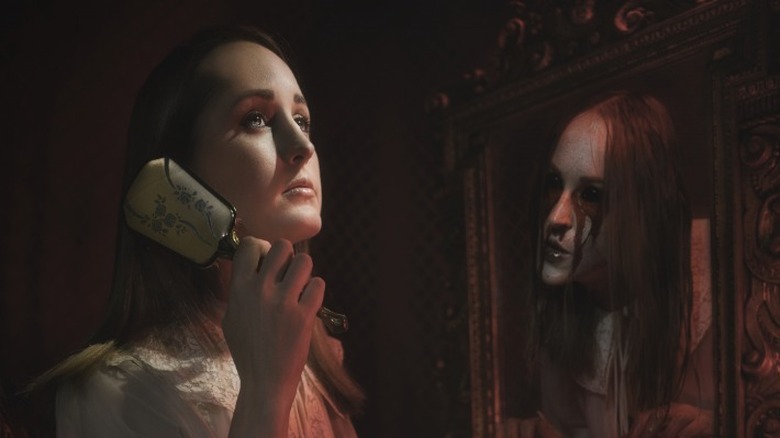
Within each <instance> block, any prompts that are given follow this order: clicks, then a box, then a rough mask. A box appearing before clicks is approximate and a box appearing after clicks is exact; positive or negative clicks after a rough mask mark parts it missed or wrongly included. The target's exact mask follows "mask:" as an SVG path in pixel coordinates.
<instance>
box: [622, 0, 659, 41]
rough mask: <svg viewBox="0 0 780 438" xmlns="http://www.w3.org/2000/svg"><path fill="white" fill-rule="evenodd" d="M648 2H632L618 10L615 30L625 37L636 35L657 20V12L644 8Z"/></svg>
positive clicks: (634, 0)
mask: <svg viewBox="0 0 780 438" xmlns="http://www.w3.org/2000/svg"><path fill="white" fill-rule="evenodd" d="M644 3H647V2H646V1H642V0H632V1H629V2H627V3H626V4H625V5H623V6H622V7H621V8H620V9H618V12H617V14H615V20H614V21H615V28H616V29H617V30H618V32H620V33H621V34H623V35H628V34H631V33H634V32H635V31H637V30H638V29H641V28H642V27H643V26H645V25H646V24H648V23H650V22H652V21H653V20H654V18H655V12H653V11H651V10H648V9H647V8H645V7H644V6H643V4H644Z"/></svg>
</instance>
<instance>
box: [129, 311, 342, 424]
mask: <svg viewBox="0 0 780 438" xmlns="http://www.w3.org/2000/svg"><path fill="white" fill-rule="evenodd" d="M207 330H208V331H210V332H211V334H213V335H215V336H213V338H214V339H219V340H220V344H219V345H218V347H219V348H218V350H219V352H216V353H215V352H212V351H211V350H207V349H206V348H204V347H203V344H202V343H201V342H199V341H198V339H197V338H196V336H195V334H194V333H192V331H190V330H187V329H186V328H172V329H169V330H165V331H161V332H159V333H155V334H153V335H152V336H149V337H148V338H147V339H146V340H144V341H143V342H141V343H139V344H137V345H135V346H133V347H132V348H130V349H129V350H128V352H127V354H125V355H119V356H117V357H116V358H115V360H121V359H122V357H124V358H125V359H126V358H128V356H129V357H131V358H134V359H136V360H138V361H141V362H142V363H144V364H145V365H146V366H147V367H148V368H149V369H150V370H151V371H152V372H153V373H155V374H156V375H158V376H159V377H160V378H161V379H162V380H163V381H165V382H167V383H169V384H170V385H172V386H174V387H175V388H176V389H177V390H178V392H179V394H180V395H181V397H182V398H183V399H184V400H185V401H187V402H188V403H190V404H191V405H192V406H193V407H194V408H195V409H196V412H197V413H198V415H199V416H200V417H201V418H202V419H203V421H204V422H205V423H206V424H207V425H208V426H209V427H210V428H211V429H212V430H214V428H215V425H214V423H213V421H212V415H213V413H214V411H215V409H227V410H228V411H229V412H230V414H231V415H232V414H233V412H234V411H235V407H236V400H237V399H238V392H239V389H240V387H241V382H240V379H239V377H238V372H237V371H236V367H235V365H234V364H233V358H232V357H231V356H230V353H229V350H228V348H227V344H226V343H225V341H224V338H223V337H222V330H221V328H220V327H218V326H217V325H214V324H212V325H210V326H209V327H207ZM336 342H337V341H336ZM332 347H333V348H335V349H336V352H337V354H343V353H341V352H342V350H341V345H340V343H338V344H337V345H333V346H332ZM329 411H330V412H332V413H334V414H335V415H337V416H339V417H341V418H347V417H346V415H344V414H343V413H342V412H340V411H339V410H338V408H337V407H336V404H335V403H334V402H333V400H332V399H331V398H330V397H329V395H328V393H327V391H326V390H325V388H324V387H323V386H322V383H321V382H320V381H319V379H317V376H316V375H315V374H314V372H313V371H312V370H311V369H310V368H309V366H308V365H306V366H305V367H304V370H303V373H302V374H301V381H300V383H299V384H298V388H297V392H296V394H295V400H294V402H293V406H292V410H291V413H290V422H289V427H288V436H289V437H305V436H313V437H321V438H333V437H334V433H333V427H332V425H331V421H330V414H329Z"/></svg>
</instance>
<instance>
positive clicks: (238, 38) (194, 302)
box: [37, 28, 363, 437]
mask: <svg viewBox="0 0 780 438" xmlns="http://www.w3.org/2000/svg"><path fill="white" fill-rule="evenodd" d="M310 126H311V122H310V115H309V110H308V107H307V105H306V100H305V98H304V97H303V93H302V92H301V90H300V87H299V86H298V83H297V81H296V78H295V76H294V74H293V73H292V71H291V70H290V68H289V67H288V65H287V63H286V61H285V60H284V56H283V55H282V52H281V50H280V49H279V47H278V46H277V45H276V44H275V43H274V41H273V40H272V39H271V38H269V37H268V36H266V35H265V34H263V33H261V32H259V31H256V30H253V29H249V28H225V29H216V30H210V31H206V32H203V33H201V34H199V35H197V36H196V37H195V38H194V39H193V40H191V41H190V42H189V43H187V44H185V45H183V46H181V47H179V48H177V49H176V50H174V51H173V52H172V53H171V54H170V55H169V56H168V57H167V58H166V59H165V60H164V61H163V62H162V63H161V64H160V65H159V66H158V67H157V68H156V69H155V70H154V71H153V72H152V74H151V75H150V77H149V78H148V80H147V81H146V83H145V85H144V86H143V88H142V90H141V92H140V94H139V96H138V98H137V101H136V105H135V108H134V110H133V116H132V120H131V124H130V130H129V139H128V150H127V169H126V179H125V184H124V187H125V191H126V190H127V188H128V186H129V183H130V182H131V180H132V178H133V177H134V176H135V175H136V173H137V172H138V170H139V169H140V168H141V166H142V165H143V164H144V163H146V162H147V161H148V160H150V159H152V158H156V157H159V156H168V157H171V158H173V159H174V160H176V161H177V162H178V163H180V164H182V165H183V166H185V167H187V168H189V169H190V170H192V171H193V172H194V173H195V174H196V175H198V176H199V177H200V178H201V179H202V180H204V181H205V182H206V183H207V184H209V185H210V186H211V187H212V188H214V189H215V190H216V191H217V192H218V193H220V194H221V195H222V196H223V197H224V198H226V199H227V200H228V201H229V202H230V203H231V204H233V205H234V206H235V207H236V210H237V212H238V220H237V223H238V226H237V229H238V232H239V236H240V238H241V243H240V245H239V247H238V249H237V251H236V253H235V256H234V258H233V260H232V262H231V261H226V260H219V261H217V262H216V263H215V264H214V265H213V266H211V267H209V268H207V269H202V268H198V267H195V266H193V265H191V264H190V263H189V262H187V261H185V260H184V259H183V258H181V257H180V256H178V255H175V254H173V253H172V252H170V251H168V250H166V249H164V248H162V247H160V246H158V245H156V244H154V243H152V242H150V241H148V240H145V239H144V238H142V237H140V236H139V235H136V234H134V233H133V232H132V231H130V230H129V229H128V228H127V226H126V225H125V223H124V219H123V218H120V219H121V220H120V226H119V239H118V246H117V261H116V270H115V276H114V285H113V290H112V297H111V305H110V310H109V314H108V317H107V318H106V322H105V323H104V325H103V326H102V328H101V329H100V330H99V332H98V333H97V335H96V336H95V337H94V339H93V342H92V345H91V346H89V347H88V348H86V349H85V350H83V351H82V352H80V353H78V354H76V355H74V356H73V357H71V358H69V359H68V360H66V361H65V362H63V363H62V364H60V365H59V366H57V367H56V368H55V369H53V370H52V371H50V372H49V373H48V374H47V375H45V376H43V377H42V378H41V379H40V381H39V382H38V384H37V388H38V389H41V388H44V390H46V389H48V390H49V391H54V390H55V389H56V429H57V433H58V435H59V436H66V437H67V436H127V435H133V436H136V435H138V436H228V435H229V436H269V437H276V436H285V437H286V436H307V437H308V436H317V437H320V436H321V437H333V436H338V437H349V436H354V435H355V431H354V429H353V427H352V424H351V422H350V415H351V414H354V413H355V412H357V410H358V409H359V407H360V404H361V402H362V399H363V395H362V392H361V390H360V389H359V387H358V386H357V385H356V384H355V382H354V381H352V380H351V379H350V377H349V376H348V375H347V374H346V372H345V371H344V369H343V368H342V367H341V353H340V345H339V344H338V342H337V341H335V340H333V339H331V338H329V337H328V335H327V334H326V333H325V331H324V328H323V326H322V324H321V323H320V321H319V320H317V319H316V318H315V314H316V312H317V310H318V309H319V307H320V305H321V302H322V298H323V293H324V288H325V283H324V282H323V280H322V279H321V278H319V277H312V276H311V273H312V260H311V258H310V257H309V256H308V255H307V254H305V253H297V254H294V251H293V244H295V245H296V247H300V246H302V245H305V242H306V240H307V239H309V238H311V237H313V236H314V235H316V234H317V233H318V232H319V230H320V226H321V220H320V206H321V200H322V192H321V187H320V176H319V164H318V160H317V153H316V150H315V149H314V146H313V144H312V143H311V140H310V138H309V132H310ZM120 215H121V213H120ZM269 242H272V243H273V244H271V243H269ZM223 333H224V335H223Z"/></svg>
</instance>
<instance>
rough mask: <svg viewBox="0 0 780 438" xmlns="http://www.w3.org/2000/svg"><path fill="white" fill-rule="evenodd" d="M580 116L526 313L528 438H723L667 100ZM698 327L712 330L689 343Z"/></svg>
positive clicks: (546, 199) (623, 99)
mask: <svg viewBox="0 0 780 438" xmlns="http://www.w3.org/2000/svg"><path fill="white" fill-rule="evenodd" d="M575 114H576V115H575V116H574V117H572V118H570V119H567V120H566V123H565V124H564V125H563V126H564V129H562V130H561V131H560V135H559V136H558V140H557V143H556V144H555V148H554V150H553V151H552V154H551V157H550V160H549V163H550V164H549V167H548V169H547V174H546V177H545V178H544V182H543V188H542V190H540V194H541V196H540V197H539V200H538V208H537V209H536V211H538V212H540V216H539V217H538V218H535V220H536V223H537V224H538V225H537V229H538V230H539V234H538V236H539V239H538V241H536V242H535V246H534V251H533V253H534V254H535V260H536V263H535V265H534V266H535V271H534V274H533V276H532V277H533V282H532V290H533V291H535V292H534V293H532V294H530V295H529V298H530V302H529V307H528V308H529V309H536V311H532V312H531V313H533V317H532V318H531V321H530V322H531V326H530V327H529V333H531V336H532V342H531V343H530V346H531V350H532V351H531V355H532V357H535V358H537V359H538V362H537V363H538V364H539V365H540V368H539V369H540V381H541V395H542V409H541V412H540V416H539V418H537V419H534V420H532V421H530V422H526V423H525V424H524V425H522V427H523V428H525V429H524V430H525V432H524V434H525V435H530V434H532V433H536V434H545V431H546V434H547V435H550V436H556V435H558V434H562V435H563V436H567V437H568V436H583V437H586V436H590V437H617V436H626V435H627V434H629V432H630V433H631V434H632V435H634V436H643V434H644V435H646V436H694V435H695V436H699V435H697V434H700V433H701V434H711V433H712V432H711V428H712V424H711V419H712V417H711V411H709V410H711V409H712V398H713V389H712V383H711V379H712V378H711V376H712V374H711V371H712V370H711V367H712V363H711V362H712V360H711V357H708V354H710V355H711V351H712V350H711V335H710V334H709V330H708V326H709V312H710V311H709V309H706V308H704V307H705V306H696V307H694V308H692V304H691V302H692V286H691V276H690V236H691V217H690V211H689V205H688V200H687V198H686V195H685V193H684V191H683V184H682V180H681V177H680V172H679V157H678V153H679V145H678V144H677V143H676V140H675V136H674V131H673V126H672V122H671V120H670V118H669V115H668V113H667V111H666V108H664V106H663V105H662V104H661V103H660V102H658V101H657V100H656V99H655V98H653V97H651V96H648V95H642V94H632V93H616V94H612V95H609V96H607V97H605V98H602V99H599V100H597V101H595V102H594V103H592V104H590V105H587V106H585V107H584V109H581V110H580V111H578V112H576V113H575ZM692 313H693V314H694V315H692ZM692 316H693V317H694V318H695V319H696V320H697V321H700V320H702V318H703V319H704V320H706V322H707V323H706V324H704V326H702V325H701V324H696V325H695V329H694V330H691V324H690V319H691V317H692ZM705 335H706V336H705ZM700 358H701V360H699V359H700ZM707 370H709V371H707ZM708 372H709V373H710V374H708ZM700 408H703V409H700ZM534 428H535V429H536V432H534V431H533V429H534Z"/></svg>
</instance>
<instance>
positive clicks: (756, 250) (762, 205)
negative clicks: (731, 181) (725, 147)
mask: <svg viewBox="0 0 780 438" xmlns="http://www.w3.org/2000/svg"><path fill="white" fill-rule="evenodd" d="M779 157H780V126H777V125H761V126H758V127H756V128H754V129H752V130H751V131H750V132H749V133H748V134H747V135H746V136H745V140H744V141H743V142H742V144H741V145H740V159H741V161H742V166H743V169H745V179H744V181H745V184H744V190H745V191H746V193H745V206H746V213H745V221H744V227H745V236H746V237H747V239H746V242H745V261H746V263H747V266H748V268H749V269H750V271H751V272H752V273H753V274H754V275H756V276H757V277H758V278H760V279H762V280H764V281H768V282H773V283H778V282H780V169H778V158H779Z"/></svg>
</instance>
